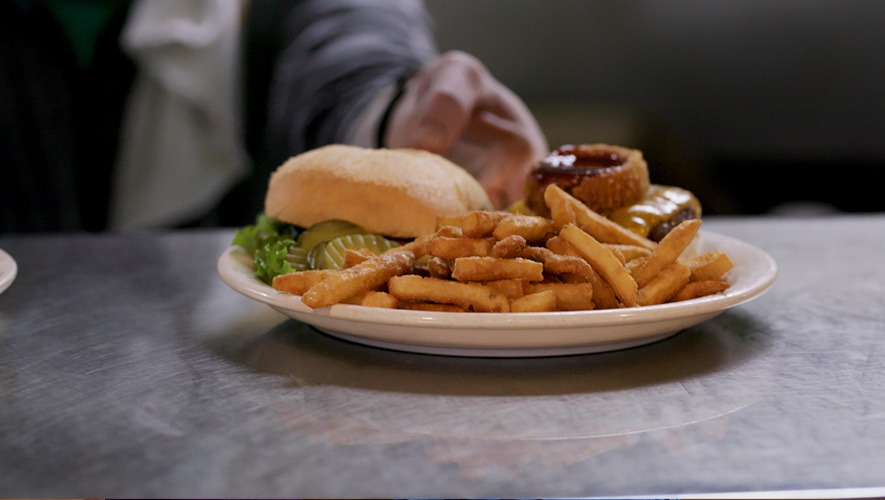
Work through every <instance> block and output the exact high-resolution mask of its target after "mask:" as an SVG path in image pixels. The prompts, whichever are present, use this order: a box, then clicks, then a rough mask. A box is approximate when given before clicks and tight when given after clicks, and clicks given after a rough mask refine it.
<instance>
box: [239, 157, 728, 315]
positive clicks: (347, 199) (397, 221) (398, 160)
mask: <svg viewBox="0 0 885 500" xmlns="http://www.w3.org/2000/svg"><path fill="white" fill-rule="evenodd" d="M594 147H596V148H597V149H594V150H593V151H596V152H597V153H599V154H600V155H601V154H602V153H601V152H602V151H609V149H604V148H602V147H601V146H600V147H597V146H594ZM606 148H613V149H611V151H615V152H616V153H617V154H616V155H615V156H617V158H621V159H629V165H630V166H629V168H627V169H626V171H627V172H628V174H627V175H626V176H625V177H620V178H622V179H626V180H625V181H624V182H625V183H627V184H629V183H633V182H634V181H636V179H638V181H637V182H636V184H637V186H638V187H636V188H631V187H629V186H627V187H626V188H623V189H621V188H622V187H623V186H621V187H617V185H618V184H617V183H616V184H615V185H616V187H615V188H612V190H614V191H616V192H615V193H614V194H612V196H608V195H606V196H607V199H608V200H617V201H612V202H611V203H614V204H619V203H629V202H630V201H629V200H633V199H634V198H635V197H636V191H637V190H639V191H643V190H644V191H643V193H646V194H647V192H648V190H649V188H648V186H646V187H644V188H643V187H642V186H643V185H644V184H643V182H642V178H643V177H642V175H641V172H642V171H643V170H645V168H646V167H645V163H644V160H642V156H641V154H638V155H637V154H634V152H633V151H632V150H626V149H623V148H614V147H608V146H606ZM580 151H581V152H582V153H581V154H585V153H587V151H586V150H584V149H581V150H580ZM597 153H593V154H597ZM608 158H609V160H606V161H610V162H611V163H612V164H613V165H615V166H622V165H626V163H624V162H621V163H619V161H618V160H617V158H612V157H611V155H609V156H608ZM342 165H344V167H342V168H339V167H341V166H342ZM440 165H443V166H440ZM637 165H638V166H639V167H637ZM637 168H638V170H637ZM361 169H365V170H366V172H362V171H361ZM637 171H638V172H639V173H637ZM646 172H647V171H646ZM462 174H463V175H467V174H466V172H464V171H463V170H460V169H459V168H458V167H454V166H453V165H451V164H449V163H446V162H444V161H441V159H439V158H438V157H436V156H435V155H430V154H429V153H427V154H425V153H419V152H414V151H400V150H396V151H394V150H365V149H361V148H352V147H347V146H334V147H326V148H321V149H319V150H315V151H312V152H310V153H305V154H304V155H300V156H298V157H295V158H293V159H291V160H289V161H288V162H286V163H285V164H284V165H283V166H281V167H280V169H279V170H277V172H276V173H274V175H273V177H272V178H271V181H270V184H269V189H268V194H267V203H266V205H265V212H264V213H263V214H261V215H260V216H259V217H258V219H257V220H256V224H255V225H254V226H248V227H246V228H243V229H242V230H240V231H239V232H238V233H237V236H236V237H235V239H234V245H239V246H241V247H242V248H244V249H245V250H247V251H249V252H250V253H251V254H252V255H253V257H254V258H255V266H256V275H257V276H258V277H259V278H260V279H262V280H263V281H265V282H266V283H268V284H271V285H272V286H273V288H274V289H276V290H277V291H279V292H281V293H290V294H293V295H295V296H300V299H299V300H301V302H302V303H303V304H305V305H306V306H308V307H310V308H312V309H319V308H325V307H329V306H332V305H335V304H353V305H362V306H369V307H380V308H388V309H403V310H423V311H441V312H477V313H505V312H509V313H531V312H552V311H581V310H584V311H586V310H600V309H615V308H626V307H641V306H652V305H658V304H665V303H668V302H673V301H678V300H689V299H694V298H698V297H703V296H706V295H710V294H714V293H719V292H722V291H724V290H726V289H727V288H728V287H729V283H728V279H727V278H728V272H729V271H730V269H731V268H732V266H733V264H732V262H731V260H730V259H729V258H728V256H727V255H726V254H725V253H723V252H719V251H712V252H708V253H704V254H701V255H696V254H695V252H694V251H693V250H691V248H692V246H691V245H690V244H691V242H692V241H694V240H695V239H696V237H697V235H698V231H699V228H700V226H701V221H700V219H697V218H689V219H687V220H682V221H679V222H678V223H674V224H675V225H674V226H673V227H672V228H670V229H669V230H668V231H667V233H666V234H665V235H663V236H662V237H661V238H660V239H659V240H658V241H652V240H651V239H650V238H649V237H647V236H645V235H642V234H638V233H636V232H634V231H632V230H630V229H628V228H627V227H625V226H623V225H621V224H619V223H617V222H615V221H613V220H612V219H611V218H610V217H606V216H605V215H603V214H602V213H600V212H598V211H597V210H594V209H593V208H591V207H590V206H588V205H587V203H585V202H584V201H582V200H581V199H579V198H578V197H577V196H576V194H580V193H587V192H593V191H594V190H597V192H599V193H603V191H601V188H600V187H599V186H595V187H590V186H585V187H584V188H582V189H581V190H578V191H575V190H572V192H568V191H567V190H566V189H564V188H563V187H562V186H561V185H560V184H559V183H550V184H547V185H546V186H545V187H544V190H543V193H541V195H540V200H542V203H543V206H544V209H545V211H544V213H545V214H546V215H540V214H538V213H513V212H511V211H492V210H490V209H489V205H488V199H487V198H486V197H485V194H484V192H482V188H481V187H479V185H478V184H477V183H476V181H474V180H473V179H472V178H469V176H468V178H469V179H466V180H465V178H464V177H463V176H462ZM443 177H444V178H446V179H448V180H447V181H443V180H441V179H442V178H443ZM428 178H430V179H434V180H433V181H431V182H433V183H437V184H436V185H435V187H434V188H433V189H431V186H430V185H429V184H428V181H427V179H428ZM616 178H617V177H616ZM645 178H647V175H646V176H645ZM606 182H608V181H606ZM338 189H341V190H342V191H343V194H341V193H338V192H337V190H338ZM477 190H478V191H477ZM431 191H432V192H433V195H432V196H431V197H430V198H428V199H424V196H425V195H427V194H428V193H430V192H431ZM643 193H639V194H640V195H641V196H640V197H642V196H645V195H646V194H643ZM290 195H291V196H292V198H289V197H287V196H290ZM600 196H602V195H600ZM624 200H628V201H624Z"/></svg>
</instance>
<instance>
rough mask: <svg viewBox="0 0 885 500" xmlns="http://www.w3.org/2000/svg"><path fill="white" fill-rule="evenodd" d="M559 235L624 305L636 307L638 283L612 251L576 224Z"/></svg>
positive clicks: (567, 226) (569, 225) (569, 226)
mask: <svg viewBox="0 0 885 500" xmlns="http://www.w3.org/2000/svg"><path fill="white" fill-rule="evenodd" d="M559 235H560V236H561V237H562V238H563V239H564V240H566V241H567V242H569V243H571V245H572V246H573V247H574V248H575V250H577V252H578V253H579V254H580V255H581V257H583V258H584V260H586V261H587V262H589V263H590V265H591V266H593V269H594V270H595V271H596V272H598V273H599V274H601V275H602V276H603V278H605V280H606V281H607V282H608V284H609V285H611V287H612V289H613V290H614V292H615V295H617V297H618V298H619V299H620V300H621V302H623V303H624V305H626V306H628V307H632V306H635V305H636V293H637V285H636V281H635V280H634V279H633V277H632V276H630V273H628V272H627V269H625V268H624V265H623V264H621V261H619V260H618V258H617V257H615V256H614V254H612V252H611V250H609V249H608V248H606V247H605V246H603V245H602V243H600V242H599V241H597V240H596V239H595V238H593V236H591V235H589V234H587V233H586V232H584V231H583V230H582V229H580V228H578V227H577V226H575V225H574V224H567V225H566V226H565V227H563V228H562V230H561V231H560V232H559Z"/></svg>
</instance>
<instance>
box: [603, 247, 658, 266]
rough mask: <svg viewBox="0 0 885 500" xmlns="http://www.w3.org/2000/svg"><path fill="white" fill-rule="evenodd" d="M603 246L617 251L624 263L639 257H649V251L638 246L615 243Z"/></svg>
mask: <svg viewBox="0 0 885 500" xmlns="http://www.w3.org/2000/svg"><path fill="white" fill-rule="evenodd" d="M605 246H607V247H608V248H610V249H612V250H617V251H618V252H620V253H621V256H623V257H624V261H625V262H630V261H631V260H634V259H638V258H639V257H648V256H649V255H651V250H649V249H648V248H645V247H641V246H639V245H618V244H616V243H605Z"/></svg>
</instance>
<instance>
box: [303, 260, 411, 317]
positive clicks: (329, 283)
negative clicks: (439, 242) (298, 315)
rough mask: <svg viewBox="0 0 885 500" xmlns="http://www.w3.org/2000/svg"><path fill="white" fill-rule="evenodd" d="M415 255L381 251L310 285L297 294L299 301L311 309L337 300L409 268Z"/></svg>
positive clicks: (376, 284) (368, 287)
mask: <svg viewBox="0 0 885 500" xmlns="http://www.w3.org/2000/svg"><path fill="white" fill-rule="evenodd" d="M414 260H415V255H414V254H413V253H411V252H404V251H400V252H393V253H389V254H382V255H379V256H377V257H375V258H372V259H369V260H366V261H363V262H361V263H359V264H357V265H355V266H353V267H351V268H347V269H341V270H339V271H337V272H334V273H332V274H330V275H329V276H328V277H327V278H325V279H324V280H322V281H320V282H319V283H317V284H316V285H314V286H312V287H310V289H308V290H307V291H306V292H304V295H302V296H301V302H303V303H304V304H305V305H306V306H308V307H310V308H312V309H318V308H322V307H328V306H331V305H333V304H337V303H339V302H341V301H343V300H345V299H347V298H348V297H352V296H354V295H356V294H358V293H360V292H364V291H367V290H373V289H375V288H378V287H380V286H381V285H383V284H384V283H387V281H388V280H389V279H390V278H391V277H393V276H397V275H399V274H403V273H405V272H407V271H409V270H410V269H411V268H412V263H413V262H414Z"/></svg>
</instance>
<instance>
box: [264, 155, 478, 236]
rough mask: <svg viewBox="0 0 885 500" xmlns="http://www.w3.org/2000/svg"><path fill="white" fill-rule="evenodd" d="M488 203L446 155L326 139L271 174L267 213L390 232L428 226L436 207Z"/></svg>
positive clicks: (292, 220)
mask: <svg viewBox="0 0 885 500" xmlns="http://www.w3.org/2000/svg"><path fill="white" fill-rule="evenodd" d="M489 208H491V203H490V202H489V199H488V196H487V195H486V193H485V190H483V188H482V186H480V185H479V183H478V182H477V181H476V180H475V179H474V178H473V177H471V176H470V174H469V173H467V171H466V170H464V169H462V168H461V167H458V166H457V165H455V164H454V163H452V162H450V161H449V160H446V159H445V158H443V157H441V156H438V155H435V154H433V153H428V152H426V151H419V150H411V149H367V148H360V147H356V146H345V145H331V146H325V147H322V148H319V149H315V150H312V151H309V152H306V153H303V154H300V155H298V156H295V157H293V158H291V159H289V160H288V161H286V162H285V163H283V164H282V165H281V166H280V167H279V168H278V169H277V170H276V171H275V172H274V173H273V175H272V176H271V178H270V183H269V184H268V188H267V197H266V198H265V203H264V212H265V214H266V215H267V216H268V217H270V218H271V219H273V220H276V221H280V222H286V223H289V224H293V225H296V226H300V227H310V226H312V225H314V224H317V223H320V222H323V221H328V220H344V221H347V222H350V223H352V224H355V225H357V226H359V227H360V228H362V229H363V230H364V231H365V232H367V233H371V234H379V235H382V236H387V237H393V238H415V237H417V236H420V235H422V234H428V233H432V232H433V231H434V229H435V228H436V219H437V217H439V216H442V215H459V214H463V213H467V212H470V211H474V210H484V209H489Z"/></svg>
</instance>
